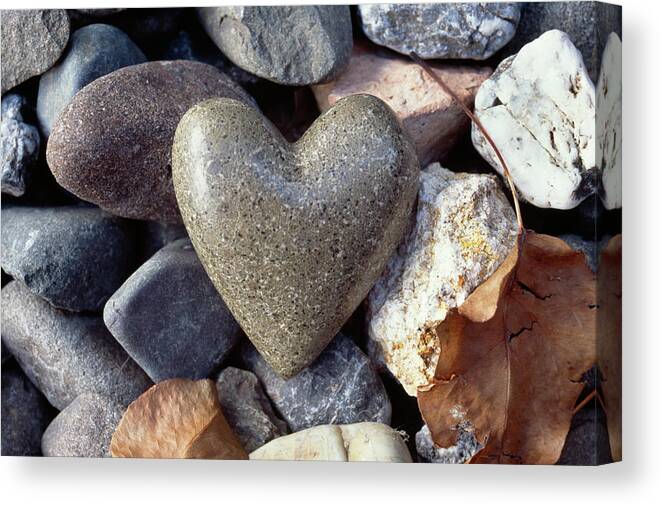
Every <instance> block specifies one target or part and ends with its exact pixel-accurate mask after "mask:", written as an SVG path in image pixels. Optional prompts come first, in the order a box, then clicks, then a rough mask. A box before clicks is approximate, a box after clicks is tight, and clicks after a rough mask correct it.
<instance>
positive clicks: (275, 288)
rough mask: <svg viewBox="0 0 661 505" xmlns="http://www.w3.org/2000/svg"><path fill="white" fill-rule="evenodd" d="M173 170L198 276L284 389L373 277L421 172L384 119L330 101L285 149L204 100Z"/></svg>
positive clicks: (264, 126) (364, 103) (224, 104)
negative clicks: (201, 270) (283, 379)
mask: <svg viewBox="0 0 661 505" xmlns="http://www.w3.org/2000/svg"><path fill="white" fill-rule="evenodd" d="M172 166H173V179H174V185H175V189H176V193H177V199H178V202H179V207H180V209H181V213H182V215H183V217H184V221H185V224H186V228H187V229H188V232H189V235H190V237H191V240H192V242H193V245H194V246H195V250H196V251H197V253H198V256H199V257H200V261H202V264H203V265H204V266H205V269H206V271H207V274H209V277H210V278H211V280H212V281H213V282H214V285H215V286H216V288H217V289H218V291H219V292H220V294H221V296H222V297H223V300H224V301H225V303H226V304H227V306H228V307H229V308H230V310H231V311H232V314H234V317H235V318H236V320H237V321H238V323H239V324H240V325H241V327H242V328H243V330H244V331H245V333H246V335H248V337H249V338H250V339H251V340H252V342H253V343H254V344H255V345H256V347H257V348H258V349H259V352H260V353H262V354H263V355H264V357H265V358H266V359H267V360H268V362H269V364H270V365H271V366H272V367H274V368H275V369H276V370H277V372H278V373H280V374H282V375H283V376H287V377H291V376H292V375H294V374H296V373H298V372H299V371H300V370H301V369H303V368H304V367H306V366H307V365H309V364H310V363H311V362H312V361H314V359H315V358H316V357H317V356H319V354H320V353H321V351H322V350H323V349H324V347H326V345H327V344H328V343H329V342H330V341H331V340H332V339H333V337H334V336H335V335H336V334H337V332H338V331H339V330H340V328H341V327H342V325H343V324H344V323H345V322H346V320H347V319H348V318H349V317H350V316H351V314H352V313H353V312H354V310H355V309H356V307H358V305H359V304H360V302H361V301H362V300H363V299H364V298H365V296H366V295H367V292H368V291H369V289H370V288H371V287H372V285H373V284H374V282H375V281H376V279H377V278H378V277H379V276H380V274H381V272H382V271H383V268H384V267H385V265H386V263H387V261H388V258H389V257H390V255H391V253H392V252H393V251H394V250H395V248H396V247H397V245H398V244H399V242H400V240H401V239H402V237H403V235H404V232H405V229H406V225H407V224H408V220H409V216H410V213H411V209H412V206H413V202H414V200H415V196H416V193H417V189H418V177H419V172H420V170H419V167H418V160H417V158H416V154H415V147H414V146H413V143H412V141H411V140H410V138H409V137H408V135H406V134H405V133H404V132H403V131H402V127H401V126H400V124H399V123H398V121H397V119H396V118H395V116H394V113H393V112H392V111H391V110H390V108H388V106H387V105H386V104H384V103H383V102H382V101H381V100H379V99H378V98H375V97H373V96H369V95H352V96H349V97H347V98H345V99H343V100H340V101H338V102H337V103H336V104H335V106H334V107H332V108H331V109H330V110H329V111H327V112H326V113H325V114H324V115H322V116H321V117H319V118H318V119H317V120H316V121H315V122H314V124H313V125H312V126H311V127H310V128H309V129H308V130H307V132H306V133H305V134H304V135H303V137H302V138H301V139H300V140H298V141H297V142H296V143H294V144H289V143H288V142H287V141H286V140H285V139H284V138H283V137H282V135H281V134H280V132H278V131H277V130H276V128H275V127H274V126H273V125H272V124H271V123H270V122H268V120H266V119H265V118H264V116H263V115H262V114H260V112H259V111H257V110H256V109H254V108H252V107H249V106H246V105H244V104H242V103H240V102H237V101H235V100H228V99H217V100H209V101H207V102H204V103H201V104H198V105H197V106H195V107H193V108H192V109H190V110H189V111H188V112H187V113H186V115H185V116H184V118H183V119H182V120H181V122H180V124H179V127H178V128H177V134H176V136H175V140H174V145H173V163H172Z"/></svg>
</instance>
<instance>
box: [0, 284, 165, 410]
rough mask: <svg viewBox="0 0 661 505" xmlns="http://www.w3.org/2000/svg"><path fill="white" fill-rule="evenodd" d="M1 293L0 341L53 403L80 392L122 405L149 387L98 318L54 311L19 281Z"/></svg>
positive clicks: (68, 400)
mask: <svg viewBox="0 0 661 505" xmlns="http://www.w3.org/2000/svg"><path fill="white" fill-rule="evenodd" d="M1 296H2V340H3V341H4V343H5V345H6V346H7V347H8V348H9V350H10V351H11V353H12V354H13V355H14V357H15V358H16V361H18V363H19V364H20V365H21V368H22V369H23V370H24V371H25V374H26V375H27V376H28V377H29V378H30V380H31V381H32V382H33V383H34V384H35V385H36V386H37V387H38V388H39V389H40V390H41V392H42V393H43V394H44V395H45V396H46V398H48V401H49V402H50V403H51V404H52V405H54V406H55V407H56V408H58V409H60V410H62V409H64V408H65V407H66V406H67V405H69V404H70V403H71V402H72V401H73V400H74V399H75V398H76V397H77V396H78V395H80V394H82V393H86V392H96V393H99V394H103V395H106V396H109V397H111V398H112V399H113V400H114V401H116V402H118V403H120V404H121V405H128V404H129V403H130V402H132V401H133V400H135V399H136V398H137V397H138V396H139V395H140V394H141V393H142V392H143V391H145V390H146V389H147V388H148V387H149V386H151V384H152V382H151V381H150V380H149V378H148V377H147V375H146V374H145V373H144V372H143V371H142V369H141V368H140V367H139V366H138V365H136V363H135V362H134V361H133V360H132V359H131V358H130V357H129V356H128V355H127V354H126V352H125V351H124V349H122V348H121V346H120V345H119V344H118V343H117V341H115V339H114V338H113V337H112V335H111V334H110V333H109V332H108V330H107V329H106V327H105V326H104V324H103V320H102V319H101V318H100V317H97V316H91V315H80V314H74V313H71V312H65V311H62V310H58V309H56V308H54V307H52V306H51V305H49V304H48V303H47V302H46V301H44V300H42V299H41V298H39V297H38V296H35V295H33V294H32V293H31V292H30V290H29V289H28V288H26V287H25V285H23V284H22V283H20V282H19V281H12V282H10V283H9V284H7V285H6V286H5V287H4V288H3V289H2V293H1Z"/></svg>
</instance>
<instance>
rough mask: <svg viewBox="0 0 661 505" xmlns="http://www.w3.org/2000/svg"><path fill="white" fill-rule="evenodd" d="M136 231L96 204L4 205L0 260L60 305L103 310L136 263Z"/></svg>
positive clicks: (13, 273)
mask: <svg viewBox="0 0 661 505" xmlns="http://www.w3.org/2000/svg"><path fill="white" fill-rule="evenodd" d="M135 235H136V234H135V230H134V226H133V223H131V222H129V221H127V220H125V219H120V218H118V217H116V216H113V215H111V214H108V213H107V212H103V211H102V210H101V209H98V208H95V207H79V206H72V205H67V206H62V207H23V206H20V207H19V206H15V207H3V209H2V239H1V241H0V243H1V244H2V251H1V252H0V258H1V259H0V264H2V269H3V270H4V271H5V272H7V273H8V274H9V275H11V276H12V277H14V279H17V280H20V281H22V282H23V283H25V285H26V286H27V287H28V288H29V289H30V291H32V292H33V293H34V294H36V295H39V296H40V297H42V298H44V299H45V300H47V301H48V302H49V303H50V304H52V305H53V306H55V307H59V308H62V309H68V310H72V311H83V310H89V311H98V310H101V309H102V308H103V305H104V304H105V303H106V301H107V300H108V298H109V297H110V295H112V294H113V293H114V292H115V290H116V289H117V288H119V286H121V285H122V282H124V280H126V278H127V277H128V276H129V275H130V274H131V272H132V271H133V269H134V268H135V267H136V266H137V265H136V253H137V249H138V248H137V245H136V243H135V242H136V236H135Z"/></svg>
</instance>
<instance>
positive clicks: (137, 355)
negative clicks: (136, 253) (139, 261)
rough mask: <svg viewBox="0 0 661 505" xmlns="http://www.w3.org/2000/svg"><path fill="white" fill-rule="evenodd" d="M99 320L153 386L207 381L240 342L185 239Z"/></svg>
mask: <svg viewBox="0 0 661 505" xmlns="http://www.w3.org/2000/svg"><path fill="white" fill-rule="evenodd" d="M103 320H104V321H105V323H106V326H107V327H108V329H109V330H110V332H111V333H112V334H113V336H114V337H115V338H116V339H117V341H118V342H119V343H120V344H121V345H122V347H124V349H126V352H128V354H129V355H130V356H131V357H132V358H133V359H134V360H135V361H136V362H137V363H138V365H140V366H141V367H142V369H143V370H144V371H145V372H147V375H149V377H151V379H152V380H153V381H154V382H161V381H163V380H166V379H172V378H175V377H181V378H187V379H203V378H206V377H208V376H209V375H210V374H211V372H212V371H213V370H214V369H215V368H216V367H217V366H218V365H219V364H220V363H221V362H222V361H223V360H224V359H225V357H226V356H227V354H228V353H229V352H230V350H231V349H232V347H233V346H234V344H235V343H236V341H237V339H238V336H239V325H238V324H236V321H234V318H233V317H232V315H231V314H230V312H229V310H228V309H227V307H226V306H225V304H224V303H223V300H222V299H221V298H220V296H219V295H218V292H217V291H216V289H215V288H214V287H213V284H212V283H211V281H210V280H209V277H208V276H207V274H206V273H205V272H204V268H202V265H201V264H200V262H199V260H198V259H197V255H196V254H195V251H194V250H193V246H192V245H191V243H190V241H189V240H188V239H181V240H177V241H175V242H172V243H171V244H169V245H167V246H165V247H164V248H163V249H161V250H160V251H158V252H157V253H156V254H155V255H154V256H152V257H151V258H150V259H149V260H148V261H147V262H146V263H144V264H143V265H142V266H141V267H140V268H139V269H138V270H136V271H135V272H134V273H133V274H132V275H131V277H129V278H128V279H127V280H126V282H125V283H124V284H123V285H122V286H121V287H120V288H119V289H118V290H117V291H116V292H115V294H114V295H112V297H111V298H110V300H108V303H107V304H106V306H105V308H104V310H103Z"/></svg>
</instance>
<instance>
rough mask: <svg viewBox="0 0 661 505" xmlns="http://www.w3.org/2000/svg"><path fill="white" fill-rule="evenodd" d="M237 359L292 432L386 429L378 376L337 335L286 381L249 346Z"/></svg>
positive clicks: (384, 395) (355, 349) (352, 346)
mask: <svg viewBox="0 0 661 505" xmlns="http://www.w3.org/2000/svg"><path fill="white" fill-rule="evenodd" d="M241 357H242V358H243V361H244V363H245V364H246V368H248V369H249V370H251V371H252V372H253V373H254V374H255V375H257V377H259V379H260V380H261V381H262V384H263V385H264V388H265V389H266V393H267V394H268V395H269V397H270V398H271V400H272V401H273V403H274V404H275V406H276V408H277V410H278V412H279V413H280V415H281V416H282V417H283V418H284V419H285V421H287V424H288V425H289V427H290V428H291V430H292V431H293V432H296V431H300V430H304V429H306V428H310V427H312V426H317V425H320V424H351V423H361V422H366V421H369V422H376V423H384V424H390V417H391V412H392V408H391V405H390V399H389V398H388V395H387V393H386V390H385V387H384V386H383V383H382V382H381V379H380V377H379V375H378V373H377V372H376V370H375V368H374V367H373V366H372V363H371V361H370V360H369V358H368V357H367V356H365V354H363V352H362V351H361V350H360V349H359V348H358V346H357V345H356V344H355V343H354V342H353V340H351V339H350V338H349V337H347V336H345V335H343V334H341V333H340V334H338V335H337V337H335V339H334V340H333V341H332V342H331V343H330V344H329V345H328V347H327V348H326V350H325V351H324V352H323V353H321V356H319V358H317V360H316V361H315V362H314V363H312V364H311V365H310V366H309V367H307V368H305V369H303V370H302V371H301V372H300V373H299V374H298V375H297V376H296V377H293V378H291V379H283V378H282V377H280V376H279V375H278V374H277V373H276V372H275V371H274V370H273V369H272V368H271V367H270V366H269V365H268V364H267V363H266V361H264V359H263V358H262V357H261V356H260V355H259V353H258V352H257V351H256V350H255V348H254V347H252V346H251V345H247V344H246V345H245V346H244V347H242V349H241Z"/></svg>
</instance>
